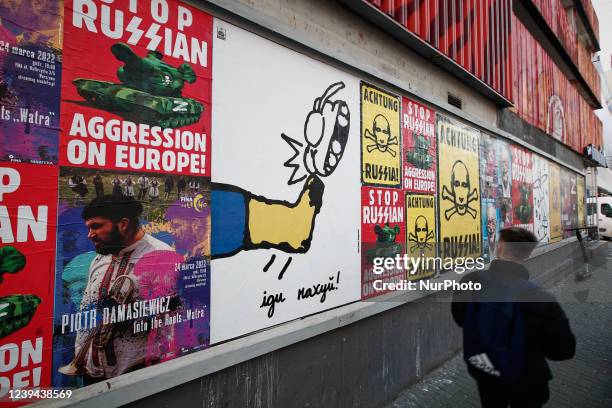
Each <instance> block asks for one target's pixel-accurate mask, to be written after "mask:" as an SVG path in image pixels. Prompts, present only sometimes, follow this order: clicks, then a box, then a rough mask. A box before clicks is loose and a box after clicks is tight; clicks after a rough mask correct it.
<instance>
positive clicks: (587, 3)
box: [580, 0, 599, 42]
mask: <svg viewBox="0 0 612 408" xmlns="http://www.w3.org/2000/svg"><path fill="white" fill-rule="evenodd" d="M580 3H582V7H584V11H585V12H586V15H587V18H588V19H589V23H590V24H591V28H593V32H594V33H595V38H597V42H599V20H598V19H597V14H595V9H594V8H593V5H592V4H591V0H580Z"/></svg>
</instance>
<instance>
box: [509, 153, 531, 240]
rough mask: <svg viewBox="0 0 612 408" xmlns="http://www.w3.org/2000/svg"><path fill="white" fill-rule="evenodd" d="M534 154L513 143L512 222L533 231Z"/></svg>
mask: <svg viewBox="0 0 612 408" xmlns="http://www.w3.org/2000/svg"><path fill="white" fill-rule="evenodd" d="M532 166H533V156H532V153H531V152H530V151H528V150H526V149H523V148H521V147H518V146H514V145H512V211H513V214H512V215H513V218H512V224H513V225H515V226H519V227H523V228H526V229H528V230H530V231H533V168H532Z"/></svg>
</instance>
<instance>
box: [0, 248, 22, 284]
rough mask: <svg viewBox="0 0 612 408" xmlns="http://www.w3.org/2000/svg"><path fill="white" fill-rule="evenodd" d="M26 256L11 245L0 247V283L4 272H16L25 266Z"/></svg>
mask: <svg viewBox="0 0 612 408" xmlns="http://www.w3.org/2000/svg"><path fill="white" fill-rule="evenodd" d="M25 264H26V258H25V256H23V254H22V253H21V252H19V251H18V250H17V249H15V248H14V247H12V246H4V247H2V248H0V283H2V275H4V274H5V273H12V274H13V273H17V272H19V271H20V270H22V269H23V268H25Z"/></svg>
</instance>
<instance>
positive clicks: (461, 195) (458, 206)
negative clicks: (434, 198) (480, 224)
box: [442, 160, 478, 221]
mask: <svg viewBox="0 0 612 408" xmlns="http://www.w3.org/2000/svg"><path fill="white" fill-rule="evenodd" d="M442 199H443V200H448V201H450V202H451V203H452V204H453V205H452V207H451V208H449V209H447V210H446V211H444V218H446V221H448V220H450V219H451V217H452V216H453V215H455V214H459V215H462V216H463V215H465V214H466V213H467V214H469V215H471V216H472V218H476V210H475V209H474V208H472V207H470V203H471V202H473V201H477V200H478V190H476V188H474V189H473V190H472V189H471V184H470V173H469V172H468V169H467V167H466V165H465V163H463V161H461V160H457V161H456V162H455V163H454V164H453V168H452V173H451V187H450V190H449V189H448V188H447V187H446V186H443V188H442Z"/></svg>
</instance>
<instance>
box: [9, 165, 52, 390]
mask: <svg viewBox="0 0 612 408" xmlns="http://www.w3.org/2000/svg"><path fill="white" fill-rule="evenodd" d="M42 170H44V171H42ZM57 176H58V174H57V168H56V167H52V166H44V167H43V166H40V165H35V164H25V163H24V164H22V163H3V164H2V165H1V166H0V400H5V398H8V392H9V390H11V389H13V390H16V389H22V388H33V387H48V386H49V384H50V377H51V350H52V341H51V335H52V331H53V272H54V267H55V264H54V256H55V227H56V221H55V220H56V203H57Z"/></svg>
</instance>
